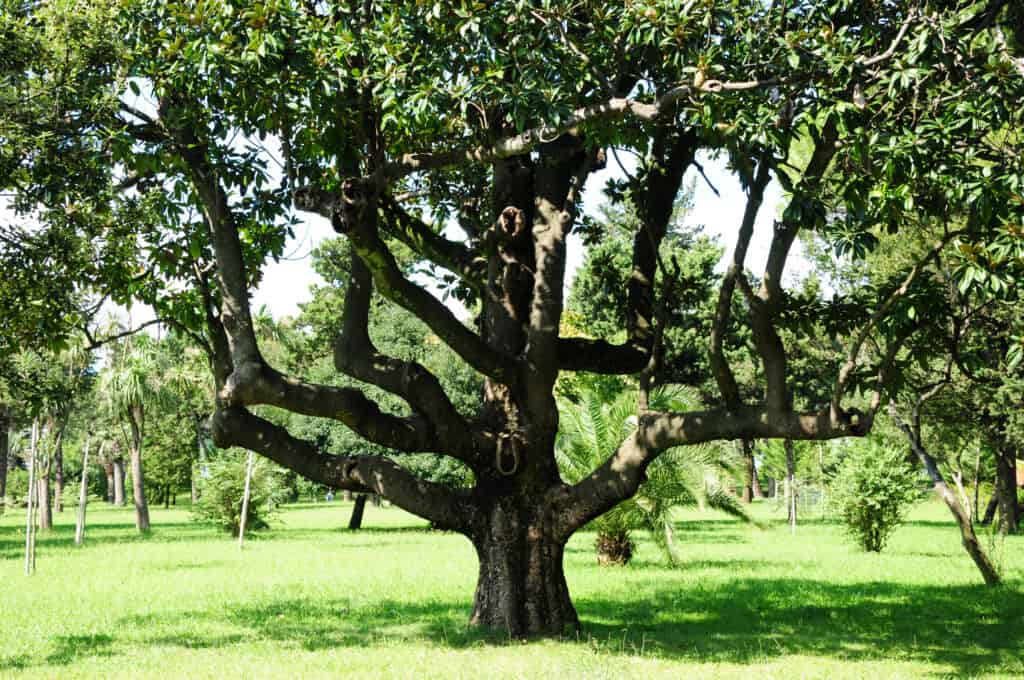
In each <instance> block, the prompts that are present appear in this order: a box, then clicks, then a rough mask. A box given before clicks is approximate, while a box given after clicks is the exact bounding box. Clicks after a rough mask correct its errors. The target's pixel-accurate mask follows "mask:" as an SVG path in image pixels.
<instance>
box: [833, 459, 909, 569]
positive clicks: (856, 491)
mask: <svg viewBox="0 0 1024 680" xmlns="http://www.w3.org/2000/svg"><path fill="white" fill-rule="evenodd" d="M920 498H921V493H920V491H919V490H918V480H917V475H916V474H915V472H914V470H913V468H912V467H911V466H910V464H909V463H908V462H907V459H906V453H905V452H904V451H901V450H899V449H887V448H884V447H882V446H879V445H878V444H874V443H871V442H857V444H855V445H854V446H852V447H851V448H850V450H849V452H848V453H847V455H846V456H844V458H843V461H842V463H841V465H840V467H839V472H838V474H837V475H836V476H835V478H834V479H833V480H832V484H831V499H830V501H829V503H830V505H831V506H832V509H833V511H834V512H835V513H836V514H837V515H838V516H839V517H840V518H841V519H842V521H843V523H844V524H846V529H847V531H848V532H849V534H850V535H851V536H852V537H853V539H854V540H855V541H856V542H857V543H858V545H860V546H861V547H862V548H863V549H864V550H867V551H870V552H881V551H882V548H884V547H885V544H886V541H887V540H888V539H889V536H891V535H892V532H893V531H895V530H896V528H897V527H899V526H900V524H902V523H903V520H904V518H905V517H906V513H907V511H908V510H909V509H910V507H911V506H912V505H913V504H914V503H915V502H916V501H918V500H919V499H920Z"/></svg>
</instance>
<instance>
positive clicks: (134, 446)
mask: <svg viewBox="0 0 1024 680" xmlns="http://www.w3.org/2000/svg"><path fill="white" fill-rule="evenodd" d="M142 417H143V413H142V407H140V406H134V407H132V408H130V409H129V413H128V424H129V426H130V427H131V435H132V439H131V444H130V447H129V454H130V456H131V465H132V500H133V501H134V503H135V528H136V529H138V530H139V531H140V532H145V531H149V506H148V505H146V488H145V486H144V483H145V478H144V477H143V473H142V422H143V420H142Z"/></svg>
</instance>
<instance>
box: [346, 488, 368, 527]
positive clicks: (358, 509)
mask: <svg viewBox="0 0 1024 680" xmlns="http://www.w3.org/2000/svg"><path fill="white" fill-rule="evenodd" d="M350 493H351V492H350ZM364 510H366V494H365V493H360V494H356V502H355V505H353V506H352V516H351V517H349V519H348V528H349V530H350V531H356V530H358V529H361V528H362V527H363V511H364Z"/></svg>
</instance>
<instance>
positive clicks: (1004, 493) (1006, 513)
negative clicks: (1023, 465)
mask: <svg viewBox="0 0 1024 680" xmlns="http://www.w3.org/2000/svg"><path fill="white" fill-rule="evenodd" d="M1016 454H1017V452H1016V451H1014V450H1006V449H1002V450H999V451H997V452H996V496H997V497H998V499H999V501H998V503H999V531H1001V532H1002V533H1004V534H1015V533H1017V531H1018V530H1019V529H1020V508H1019V507H1018V506H1017V460H1016V458H1017V455H1016Z"/></svg>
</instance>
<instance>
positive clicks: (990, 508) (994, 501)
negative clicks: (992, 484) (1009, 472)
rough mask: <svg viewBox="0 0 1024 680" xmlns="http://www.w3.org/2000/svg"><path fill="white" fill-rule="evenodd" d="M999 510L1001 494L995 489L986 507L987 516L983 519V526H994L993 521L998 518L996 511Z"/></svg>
mask: <svg viewBox="0 0 1024 680" xmlns="http://www.w3.org/2000/svg"><path fill="white" fill-rule="evenodd" d="M998 508H999V493H998V492H997V491H996V490H994V489H993V491H992V495H991V496H990V497H989V499H988V505H986V506H985V515H984V516H983V517H982V518H981V525H982V526H988V525H989V524H992V520H993V519H995V517H996V510H997V509H998Z"/></svg>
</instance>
